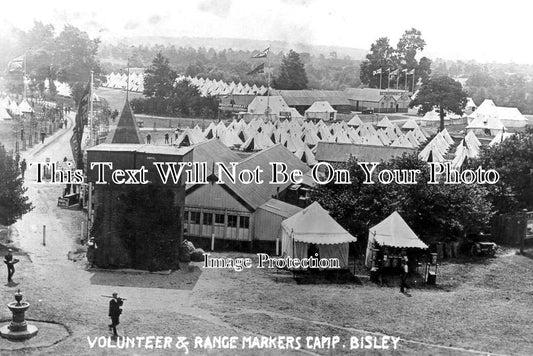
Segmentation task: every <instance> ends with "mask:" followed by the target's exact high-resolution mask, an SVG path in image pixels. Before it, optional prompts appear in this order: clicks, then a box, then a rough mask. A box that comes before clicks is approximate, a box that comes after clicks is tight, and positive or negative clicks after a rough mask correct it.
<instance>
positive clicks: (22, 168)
mask: <svg viewBox="0 0 533 356" xmlns="http://www.w3.org/2000/svg"><path fill="white" fill-rule="evenodd" d="M26 168H27V165H26V159H23V160H22V162H20V173H21V175H22V179H24V172H26Z"/></svg>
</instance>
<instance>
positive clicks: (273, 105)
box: [248, 96, 290, 115]
mask: <svg viewBox="0 0 533 356" xmlns="http://www.w3.org/2000/svg"><path fill="white" fill-rule="evenodd" d="M267 101H268V107H269V108H270V113H271V114H274V115H279V113H280V112H288V111H290V108H289V106H288V105H287V103H286V102H285V100H283V98H282V97H281V96H271V97H270V98H268V97H266V96H256V97H255V98H254V100H252V102H251V103H250V104H249V105H248V113H250V114H264V113H265V112H266V109H267Z"/></svg>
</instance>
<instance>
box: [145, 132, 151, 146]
mask: <svg viewBox="0 0 533 356" xmlns="http://www.w3.org/2000/svg"><path fill="white" fill-rule="evenodd" d="M151 141H152V135H150V134H148V135H146V143H147V144H150V142H151Z"/></svg>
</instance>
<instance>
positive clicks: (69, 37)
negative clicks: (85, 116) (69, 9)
mask: <svg viewBox="0 0 533 356" xmlns="http://www.w3.org/2000/svg"><path fill="white" fill-rule="evenodd" d="M99 44H100V40H99V39H91V38H89V35H88V34H87V32H84V31H81V30H80V29H78V28H77V27H74V26H72V25H66V26H65V28H64V29H63V31H61V33H60V34H59V36H57V38H56V39H55V50H54V61H53V64H54V65H55V66H57V67H58V68H59V69H58V74H57V77H58V78H57V79H58V80H59V81H62V82H66V83H68V84H69V85H70V87H71V88H72V96H73V98H74V101H75V102H76V103H78V102H79V100H80V99H81V97H82V95H83V91H84V89H85V87H86V85H87V82H88V81H89V78H90V75H91V71H93V74H94V77H95V78H96V79H98V78H99V76H100V74H101V68H100V63H99V61H98V59H97V54H98V46H99Z"/></svg>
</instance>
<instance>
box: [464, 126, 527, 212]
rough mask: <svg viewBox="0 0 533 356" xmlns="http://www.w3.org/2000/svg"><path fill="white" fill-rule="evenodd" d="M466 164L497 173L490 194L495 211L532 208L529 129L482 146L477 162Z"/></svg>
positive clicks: (514, 210) (515, 210)
mask: <svg viewBox="0 0 533 356" xmlns="http://www.w3.org/2000/svg"><path fill="white" fill-rule="evenodd" d="M469 165H470V166H471V167H472V168H477V167H478V166H480V165H481V166H482V167H488V168H491V169H495V170H496V171H497V172H498V173H499V174H500V180H499V181H498V183H497V184H495V185H494V186H492V192H491V199H492V202H493V204H494V206H495V207H496V209H497V211H498V212H500V213H510V212H517V211H519V210H521V209H528V210H532V209H533V130H528V131H526V132H522V133H517V134H515V135H513V136H511V137H509V138H507V139H506V140H504V141H503V142H500V143H498V144H496V145H493V146H483V147H482V149H481V152H480V154H479V157H478V159H476V160H473V161H471V162H469Z"/></svg>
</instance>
